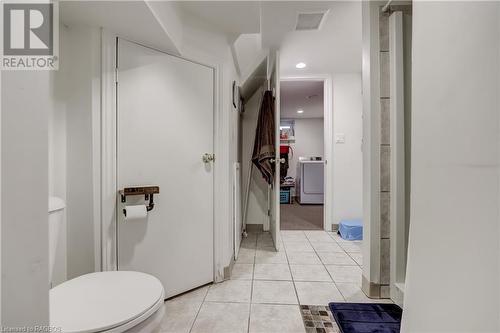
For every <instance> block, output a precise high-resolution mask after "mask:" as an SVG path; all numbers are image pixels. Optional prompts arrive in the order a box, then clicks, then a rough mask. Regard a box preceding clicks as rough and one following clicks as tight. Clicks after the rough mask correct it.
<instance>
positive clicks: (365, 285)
mask: <svg viewBox="0 0 500 333" xmlns="http://www.w3.org/2000/svg"><path fill="white" fill-rule="evenodd" d="M361 290H363V292H364V293H365V294H366V296H368V297H370V298H380V284H378V283H374V282H370V281H368V280H367V279H366V278H365V276H364V275H363V277H362V281H361Z"/></svg>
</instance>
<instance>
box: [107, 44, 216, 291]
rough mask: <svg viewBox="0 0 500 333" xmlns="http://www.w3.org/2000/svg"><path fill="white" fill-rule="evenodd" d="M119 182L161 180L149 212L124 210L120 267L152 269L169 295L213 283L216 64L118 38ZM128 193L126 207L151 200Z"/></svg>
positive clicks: (120, 224)
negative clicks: (211, 157)
mask: <svg viewBox="0 0 500 333" xmlns="http://www.w3.org/2000/svg"><path fill="white" fill-rule="evenodd" d="M117 43H118V47H117V52H118V54H117V70H118V75H117V81H118V83H117V146H118V147H117V175H118V176H117V177H118V179H117V184H118V187H119V189H123V188H124V187H127V186H133V185H157V186H159V187H160V193H159V194H156V195H155V196H154V203H155V206H154V209H153V210H152V211H150V212H149V213H148V215H147V217H146V218H140V219H137V220H125V219H124V214H123V213H122V209H123V204H122V203H120V200H118V201H119V205H118V206H117V207H118V210H117V233H118V237H117V238H118V269H119V270H135V271H141V272H146V273H150V274H152V275H154V276H156V277H157V278H159V279H160V280H161V282H162V283H163V286H164V287H165V292H166V297H171V296H174V295H177V294H179V293H182V292H185V291H187V290H190V289H193V288H195V287H198V286H200V285H203V284H206V283H209V282H212V281H213V276H214V274H213V165H212V162H209V163H205V162H203V160H202V155H203V154H205V153H210V154H211V153H212V152H213V114H214V113H213V110H214V99H213V98H214V90H213V89H214V88H213V87H214V70H213V69H212V68H209V67H206V66H203V65H199V64H196V63H193V62H190V61H187V60H184V59H181V58H178V57H174V56H171V55H168V54H165V53H162V52H159V51H156V50H153V49H150V48H146V47H144V46H140V45H138V44H135V43H131V42H128V41H125V40H123V39H118V40H117ZM144 199H145V198H144V196H135V197H131V196H129V197H127V205H133V204H142V203H144V202H145V201H144Z"/></svg>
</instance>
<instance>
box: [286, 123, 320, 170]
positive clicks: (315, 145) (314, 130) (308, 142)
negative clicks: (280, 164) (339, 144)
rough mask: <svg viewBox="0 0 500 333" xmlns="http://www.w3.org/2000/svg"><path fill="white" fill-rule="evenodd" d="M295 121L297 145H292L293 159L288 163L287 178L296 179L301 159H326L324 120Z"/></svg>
mask: <svg viewBox="0 0 500 333" xmlns="http://www.w3.org/2000/svg"><path fill="white" fill-rule="evenodd" d="M294 121H295V143H293V144H291V146H292V149H293V157H292V158H291V159H290V160H289V161H288V163H289V166H290V167H289V169H288V173H287V176H290V177H293V178H296V175H297V163H298V161H299V157H311V156H321V157H323V158H324V157H325V155H324V154H325V149H324V141H325V136H324V121H323V118H302V119H294Z"/></svg>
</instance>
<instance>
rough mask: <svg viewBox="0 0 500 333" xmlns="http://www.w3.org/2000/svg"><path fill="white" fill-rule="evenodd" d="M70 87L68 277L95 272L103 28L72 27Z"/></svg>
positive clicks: (69, 56) (70, 34)
mask: <svg viewBox="0 0 500 333" xmlns="http://www.w3.org/2000/svg"><path fill="white" fill-rule="evenodd" d="M63 33H68V35H69V36H68V38H67V41H68V45H67V46H66V48H65V47H64V46H63V50H66V51H67V53H66V55H64V54H63V55H62V56H65V57H66V58H68V59H71V63H70V68H68V74H67V75H68V86H67V92H68V94H67V111H66V126H67V150H66V155H67V157H66V158H67V185H66V188H67V198H66V201H67V206H66V207H67V208H66V213H67V221H68V277H69V278H72V277H76V276H79V275H82V274H85V273H90V272H94V271H95V253H94V252H95V243H94V238H95V237H96V235H94V201H93V190H94V188H93V185H94V184H93V182H94V179H93V141H92V139H93V138H92V134H93V129H92V117H93V108H94V109H95V108H98V105H95V104H96V102H95V100H96V99H97V101H98V100H99V95H98V93H97V92H96V91H95V90H96V88H95V87H99V72H98V71H99V47H98V46H99V38H100V35H99V29H91V28H84V27H70V28H69V30H67V31H63Z"/></svg>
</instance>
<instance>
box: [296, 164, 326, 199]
mask: <svg viewBox="0 0 500 333" xmlns="http://www.w3.org/2000/svg"><path fill="white" fill-rule="evenodd" d="M324 173H325V164H324V161H310V160H302V161H299V162H298V164H297V179H296V185H295V186H296V189H295V190H296V192H297V200H298V202H299V203H300V204H323V202H324V197H325V175H324Z"/></svg>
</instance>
